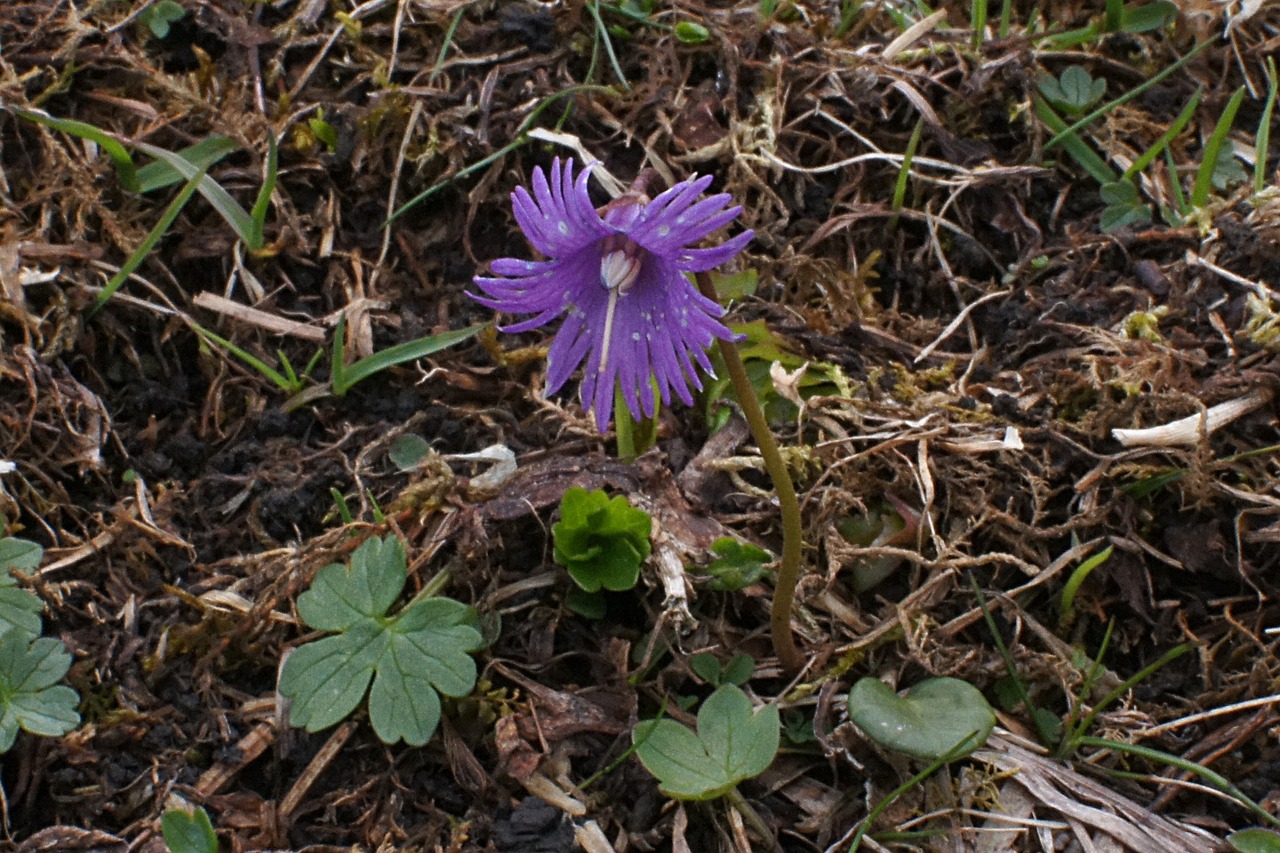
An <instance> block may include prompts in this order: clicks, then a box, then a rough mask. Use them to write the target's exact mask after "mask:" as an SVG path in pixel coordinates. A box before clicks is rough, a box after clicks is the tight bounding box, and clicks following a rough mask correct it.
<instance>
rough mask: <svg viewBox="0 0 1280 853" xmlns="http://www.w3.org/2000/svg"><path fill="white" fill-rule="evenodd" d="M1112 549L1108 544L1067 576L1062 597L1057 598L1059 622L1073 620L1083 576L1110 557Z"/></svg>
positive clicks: (1069, 622)
mask: <svg viewBox="0 0 1280 853" xmlns="http://www.w3.org/2000/svg"><path fill="white" fill-rule="evenodd" d="M1114 550H1115V546H1114V545H1108V546H1107V547H1106V548H1104V549H1102V550H1101V551H1099V552H1098V553H1096V554H1094V555H1093V556H1092V557H1090V558H1089V559H1087V560H1085V561H1084V562H1083V563H1081V564H1080V565H1079V566H1077V567H1076V570H1075V571H1074V572H1072V573H1071V577H1069V578H1067V582H1066V583H1065V584H1063V586H1062V597H1061V598H1060V599H1059V604H1058V612H1059V613H1060V614H1061V615H1060V616H1059V617H1058V618H1059V620H1061V624H1063V625H1070V624H1071V622H1072V621H1074V619H1075V602H1076V593H1078V592H1079V591H1080V587H1081V586H1082V585H1083V584H1084V581H1085V578H1087V577H1089V574H1090V573H1091V572H1092V571H1093V570H1094V569H1096V568H1098V566H1101V565H1102V564H1103V563H1105V562H1106V561H1107V560H1108V559H1110V557H1111V552H1113V551H1114Z"/></svg>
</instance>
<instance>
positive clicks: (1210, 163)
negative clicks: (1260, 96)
mask: <svg viewBox="0 0 1280 853" xmlns="http://www.w3.org/2000/svg"><path fill="white" fill-rule="evenodd" d="M1243 102H1244V86H1241V87H1240V88H1239V89H1236V91H1235V94H1233V95H1232V96H1231V100H1229V101H1227V106H1226V108H1225V109H1223V111H1222V115H1220V116H1218V123H1217V124H1216V125H1214V127H1213V133H1210V134H1209V139H1208V141H1207V142H1205V145H1204V152H1203V154H1201V157H1200V169H1199V171H1197V172H1196V182H1195V184H1193V185H1192V187H1191V206H1192V207H1193V208H1200V207H1204V206H1205V205H1206V204H1208V203H1209V191H1210V190H1212V189H1213V172H1214V170H1215V169H1217V168H1218V154H1219V153H1221V151H1222V146H1223V145H1225V144H1226V143H1227V134H1228V133H1230V132H1231V125H1232V124H1234V123H1235V120H1236V112H1237V111H1239V109H1240V104H1242V103H1243Z"/></svg>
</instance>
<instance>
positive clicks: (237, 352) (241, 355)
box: [191, 323, 301, 394]
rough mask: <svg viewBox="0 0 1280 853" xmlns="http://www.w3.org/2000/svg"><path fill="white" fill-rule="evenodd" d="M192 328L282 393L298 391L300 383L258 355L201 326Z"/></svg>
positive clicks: (192, 325) (195, 325) (193, 325)
mask: <svg viewBox="0 0 1280 853" xmlns="http://www.w3.org/2000/svg"><path fill="white" fill-rule="evenodd" d="M191 328H192V329H194V330H195V333H196V334H197V335H199V336H200V337H202V338H204V339H205V340H206V341H208V342H209V343H213V344H217V345H218V346H220V347H222V348H223V349H224V350H226V351H227V352H229V353H231V354H232V355H234V356H235V357H236V358H238V359H240V360H241V361H243V362H244V363H245V364H247V365H249V366H250V367H252V368H253V369H254V370H256V371H258V372H259V373H261V374H262V375H263V376H265V377H267V378H268V379H270V380H271V381H272V382H274V383H275V385H276V387H278V388H279V389H280V390H281V391H283V392H285V393H286V394H292V393H295V392H296V391H297V390H298V386H299V385H300V384H301V383H300V382H291V381H289V377H287V376H285V375H284V374H283V373H281V372H280V371H278V370H276V369H275V368H274V367H272V366H271V365H269V364H267V363H266V362H265V361H263V360H262V359H260V358H258V357H257V356H256V355H253V354H252V353H250V352H248V351H246V350H243V349H241V348H240V347H238V346H236V345H235V344H233V343H231V341H229V340H227V339H226V338H223V337H220V336H218V335H215V334H214V333H213V332H211V331H209V330H208V329H206V328H205V327H204V326H200V325H197V324H196V323H192V324H191Z"/></svg>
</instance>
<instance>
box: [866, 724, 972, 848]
mask: <svg viewBox="0 0 1280 853" xmlns="http://www.w3.org/2000/svg"><path fill="white" fill-rule="evenodd" d="M976 734H977V732H970V733H969V734H968V735H966V736H965V737H964V739H963V740H961V741H960V742H959V743H957V744H956V745H955V746H953V747H951V749H949V750H947V752H946V753H945V754H944V755H943V756H942V757H941V758H936V759H934V760H933V761H931V762H930V763H929V766H927V767H925V768H924V769H923V770H921V771H920V772H919V773H917V774H916V775H914V776H912V777H911V778H910V779H908V780H907V781H905V782H903V783H902V784H901V785H899V786H898V787H897V788H895V789H894V790H893V791H892V792H890V793H889V794H888V795H887V796H886V797H885V798H884V799H883V800H881V801H880V802H878V803H876V805H875V808H873V809H872V810H871V811H869V812H868V813H867V816H866V817H864V818H863V819H862V820H861V822H859V824H858V831H857V832H856V833H855V834H854V836H853V841H852V842H850V844H849V853H857V850H858V848H859V847H861V846H862V839H863V838H865V837H866V835H867V832H868V830H870V829H871V827H872V825H873V824H874V823H875V822H876V818H878V817H879V816H880V815H881V813H883V812H884V810H885V809H887V808H888V807H889V806H891V805H893V804H894V803H895V802H896V801H897V800H898V799H899V798H900V797H901V796H902V795H903V794H906V793H907V792H908V791H910V790H911V789H912V788H915V787H916V786H917V785H919V784H920V783H921V782H923V781H924V780H925V779H928V778H929V777H930V776H931V775H933V773H934V771H936V770H938V769H939V768H940V767H942V766H943V765H944V764H946V763H947V762H948V761H951V760H952V759H955V758H957V757H959V756H961V755H964V754H965V751H966V748H968V747H969V746H970V742H971V741H972V740H973V737H974V735H976Z"/></svg>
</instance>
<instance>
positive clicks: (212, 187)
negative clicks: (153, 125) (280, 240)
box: [137, 142, 262, 250]
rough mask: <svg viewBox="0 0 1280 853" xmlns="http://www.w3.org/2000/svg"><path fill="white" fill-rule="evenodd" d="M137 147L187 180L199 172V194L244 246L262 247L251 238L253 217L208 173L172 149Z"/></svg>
mask: <svg viewBox="0 0 1280 853" xmlns="http://www.w3.org/2000/svg"><path fill="white" fill-rule="evenodd" d="M137 148H138V150H139V151H143V152H145V153H147V154H150V155H151V156H152V157H155V158H156V159H157V160H162V161H164V162H165V163H168V164H169V166H171V167H172V168H173V169H174V171H176V172H178V174H180V175H182V177H184V178H187V179H188V180H189V179H190V178H191V176H192V175H195V174H196V173H197V172H199V173H200V183H199V185H198V188H199V190H200V195H202V196H204V197H205V199H206V200H207V201H208V202H209V204H211V205H213V209H214V210H216V211H218V213H219V214H221V216H222V218H223V219H225V220H226V221H227V224H228V225H230V226H231V229H232V230H233V231H235V232H236V236H237V237H239V238H240V239H241V240H243V241H244V244H245V245H246V246H248V247H249V248H250V249H255V250H256V249H261V248H262V243H261V242H258V243H254V242H253V240H252V238H253V218H252V217H250V216H249V214H248V213H245V210H244V208H243V207H241V206H240V203H239V202H237V201H236V200H235V199H233V198H232V197H231V195H230V194H229V193H228V192H227V191H226V190H224V189H223V188H222V187H221V185H219V184H218V182H217V181H215V180H213V178H210V177H209V176H208V175H205V174H204V172H203V170H201V169H200V168H199V167H198V166H196V165H195V164H194V163H192V162H190V161H189V160H187V159H186V158H185V157H183V156H182V155H181V154H175V153H174V152H172V151H166V150H165V149H163V148H157V147H156V146H154V145H151V144H149V143H146V142H139V143H137Z"/></svg>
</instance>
